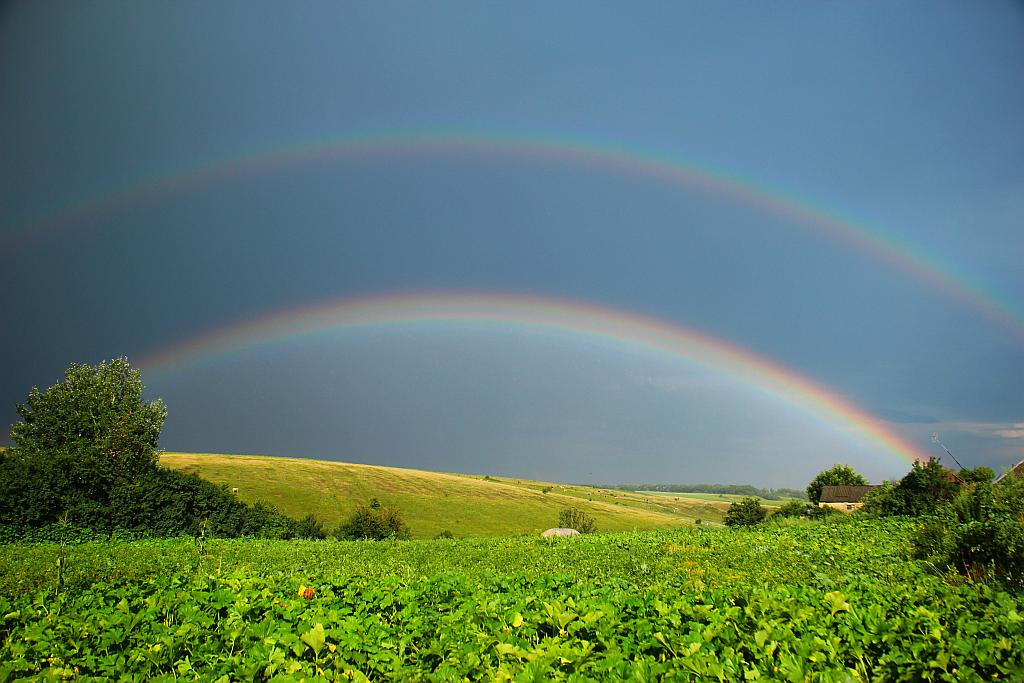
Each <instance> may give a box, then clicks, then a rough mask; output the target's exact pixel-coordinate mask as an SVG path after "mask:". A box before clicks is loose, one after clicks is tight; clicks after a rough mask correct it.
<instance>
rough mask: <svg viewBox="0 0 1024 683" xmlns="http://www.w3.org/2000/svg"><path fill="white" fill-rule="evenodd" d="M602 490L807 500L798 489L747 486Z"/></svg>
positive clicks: (620, 486)
mask: <svg viewBox="0 0 1024 683" xmlns="http://www.w3.org/2000/svg"><path fill="white" fill-rule="evenodd" d="M604 488H614V489H618V490H619V491H664V492H666V493H715V494H725V495H731V496H754V497H756V498H764V499H765V500H782V499H783V498H797V499H800V500H807V494H806V493H805V492H804V491H801V490H799V489H788V488H779V489H762V488H758V487H756V486H750V485H749V484H617V485H615V486H608V487H604Z"/></svg>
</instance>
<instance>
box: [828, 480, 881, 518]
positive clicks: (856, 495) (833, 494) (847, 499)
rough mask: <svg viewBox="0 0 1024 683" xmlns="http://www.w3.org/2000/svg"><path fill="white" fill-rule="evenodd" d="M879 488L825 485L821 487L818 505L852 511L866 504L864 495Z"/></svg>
mask: <svg viewBox="0 0 1024 683" xmlns="http://www.w3.org/2000/svg"><path fill="white" fill-rule="evenodd" d="M877 488H878V487H877V486H846V485H842V486H825V487H823V488H822V489H821V498H819V499H818V507H821V508H825V507H828V508H834V509H836V510H842V511H843V512H852V511H853V510H856V509H858V508H860V507H861V506H862V505H864V502H863V498H864V496H865V495H867V494H868V493H870V492H871V491H874V490H875V489H877Z"/></svg>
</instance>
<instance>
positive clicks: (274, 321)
mask: <svg viewBox="0 0 1024 683" xmlns="http://www.w3.org/2000/svg"><path fill="white" fill-rule="evenodd" d="M420 321H429V322H439V323H459V322H491V323H497V324H500V325H509V326H515V327H530V328H539V329H551V330H558V331H563V332H569V333H573V334H577V335H583V336H586V337H597V338H601V339H604V340H609V341H612V342H614V343H617V344H621V345H625V346H628V347H639V348H642V349H646V350H649V351H653V352H656V353H661V354H668V355H670V356H674V357H676V358H680V359H683V360H685V361H686V362H689V363H693V364H696V365H699V366H701V367H705V368H708V369H710V370H711V371H713V372H715V373H718V374H720V375H724V376H727V377H730V378H732V379H733V380H735V381H736V382H738V383H740V384H742V385H746V386H750V387H753V388H755V389H757V390H759V391H761V392H762V393H764V394H766V395H769V396H771V397H773V398H775V399H778V400H781V401H784V402H786V403H788V404H790V405H793V406H795V407H797V408H798V409H800V410H802V411H804V412H805V413H807V414H809V415H811V416H813V417H814V418H815V419H816V420H818V421H820V422H821V423H823V424H825V425H827V426H829V427H831V428H832V429H833V430H835V431H837V432H840V433H842V434H844V435H845V436H847V437H848V438H852V439H855V440H857V441H858V442H862V443H864V444H867V445H870V446H871V447H872V449H874V450H877V452H878V453H880V454H887V455H889V456H892V457H893V458H898V459H899V460H900V461H901V462H904V464H905V463H906V462H912V461H914V460H922V459H926V458H927V454H925V453H923V452H922V451H920V450H918V449H917V448H915V447H914V446H913V445H912V444H910V443H909V442H907V441H906V440H904V439H903V438H902V437H900V436H899V435H898V434H896V433H894V432H893V431H892V430H891V429H889V428H888V427H887V426H886V425H885V424H884V423H883V422H882V421H881V420H879V419H877V418H875V417H873V416H871V415H870V414H868V413H867V412H866V411H864V410H863V409H861V408H860V407H858V406H856V405H855V404H854V403H853V402H851V401H849V400H847V399H845V398H843V397H842V396H840V395H839V394H837V393H836V392H834V391H832V390H830V389H828V388H826V387H824V386H823V385H821V384H818V383H816V382H814V381H813V380H811V379H809V378H806V377H804V376H802V375H800V374H798V373H796V372H795V371H793V370H791V369H789V368H786V367H784V366H782V365H781V364H779V363H776V362H773V361H771V360H769V359H767V358H764V357H762V356H759V355H757V354H755V353H753V352H751V351H750V350H748V349H745V348H742V347H740V346H737V345H735V344H732V343H730V342H727V341H724V340H722V339H717V338H715V337H712V336H710V335H707V334H705V333H703V332H700V331H698V330H695V329H692V328H687V327H683V326H681V325H678V324H675V323H671V322H668V321H666V320H662V319H658V318H653V317H648V316H645V315H640V314H638V313H634V312H630V311H625V310H620V309H614V308H607V307H599V306H596V305H593V304H589V303H585V302H581V301H575V300H569V299H554V298H541V297H536V296H525V295H513V294H495V293H486V294H484V293H462V292H429V293H413V294H390V295H377V296H360V297H353V298H345V299H341V300H334V301H328V302H324V303H320V304H316V305H313V306H307V307H303V308H299V309H289V310H284V311H279V312H277V313H273V314H270V315H267V316H264V317H261V318H258V319H255V320H249V321H243V322H239V323H236V324H233V325H229V326H226V327H222V328H219V329H215V330H212V331H210V332H207V333H206V334H202V335H199V336H196V337H193V338H190V339H187V340H184V341H182V342H180V343H177V344H173V345H171V346H168V347H165V348H163V349H160V350H158V351H156V352H154V353H152V354H151V355H149V356H147V357H145V358H143V359H142V360H141V362H140V366H141V367H142V368H143V369H144V370H145V371H146V377H147V380H149V381H152V380H154V379H156V380H159V379H161V378H163V377H166V376H168V375H172V374H175V373H179V372H182V371H184V370H186V369H188V368H193V367H195V366H197V365H199V364H201V363H203V362H206V361H210V360H213V359H216V358H219V357H224V356H228V355H231V354H235V353H239V352H241V351H243V350H245V349H250V348H255V347H261V346H266V345H271V344H276V343H283V342H287V341H289V340H294V339H297V338H301V337H305V336H310V335H315V334H319V333H326V332H329V331H338V330H346V329H357V328H364V327H372V326H381V325H408V324H413V323H416V322H420Z"/></svg>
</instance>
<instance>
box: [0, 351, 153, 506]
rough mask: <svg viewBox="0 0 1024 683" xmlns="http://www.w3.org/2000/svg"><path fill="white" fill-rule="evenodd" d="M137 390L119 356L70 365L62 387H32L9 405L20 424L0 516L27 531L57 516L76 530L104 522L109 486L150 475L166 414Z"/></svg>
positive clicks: (0, 472) (136, 377)
mask: <svg viewBox="0 0 1024 683" xmlns="http://www.w3.org/2000/svg"><path fill="white" fill-rule="evenodd" d="M142 392H143V386H142V377H141V374H140V373H139V371H138V370H136V369H135V368H132V367H131V365H130V364H129V363H128V360H127V359H126V358H118V359H115V360H112V361H110V362H109V363H100V364H99V365H97V366H90V365H80V364H77V363H76V364H72V365H71V366H70V367H68V369H67V370H66V371H65V372H64V380H63V381H62V382H59V383H58V384H56V385H54V386H52V387H50V388H49V389H47V390H46V391H40V390H39V389H38V388H35V387H33V388H32V390H31V391H30V392H29V395H28V398H27V399H26V400H25V403H24V404H19V405H18V406H17V411H18V415H19V416H20V417H21V421H19V422H17V423H16V424H14V425H13V426H12V427H11V440H12V441H13V442H14V446H13V448H10V449H8V450H7V451H6V452H5V453H4V459H3V463H2V467H0V494H2V495H0V497H2V498H4V503H0V516H2V518H3V519H5V520H7V521H8V522H13V523H17V524H27V525H37V524H44V523H47V522H52V521H55V518H56V517H57V516H58V515H59V514H62V513H70V514H71V516H72V517H73V518H74V521H76V522H78V523H80V524H84V525H88V524H93V523H97V522H99V521H100V520H106V519H107V518H108V517H109V515H108V514H107V511H106V509H107V506H108V504H109V502H110V493H111V491H112V490H113V489H114V487H115V485H116V484H118V483H120V482H124V481H129V480H132V479H134V478H139V477H145V476H148V475H150V474H152V473H153V472H154V471H155V469H156V463H157V439H158V438H159V436H160V430H161V428H162V427H163V423H164V418H165V417H166V416H167V410H166V408H164V405H163V403H162V402H160V401H149V402H147V401H145V400H143V396H142Z"/></svg>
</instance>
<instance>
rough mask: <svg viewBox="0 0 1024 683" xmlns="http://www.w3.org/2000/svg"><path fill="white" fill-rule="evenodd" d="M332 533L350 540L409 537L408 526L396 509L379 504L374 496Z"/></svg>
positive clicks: (403, 538)
mask: <svg viewBox="0 0 1024 683" xmlns="http://www.w3.org/2000/svg"><path fill="white" fill-rule="evenodd" d="M334 535H335V536H337V537H338V538H340V539H342V540H350V541H358V540H374V541H383V540H386V539H390V538H393V539H398V540H407V539H408V538H409V537H410V533H409V527H407V526H406V524H405V522H404V521H403V520H402V516H401V515H400V514H399V513H398V511H397V510H395V509H394V508H390V507H385V506H383V505H381V504H380V501H378V500H377V499H376V498H374V499H373V500H371V501H370V503H369V504H368V505H364V506H362V507H360V508H358V509H357V510H356V511H355V512H354V513H353V514H352V516H351V517H349V519H348V521H346V522H344V523H342V524H341V526H339V527H338V529H337V531H335V533H334Z"/></svg>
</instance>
